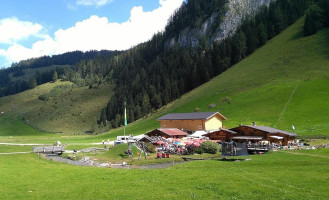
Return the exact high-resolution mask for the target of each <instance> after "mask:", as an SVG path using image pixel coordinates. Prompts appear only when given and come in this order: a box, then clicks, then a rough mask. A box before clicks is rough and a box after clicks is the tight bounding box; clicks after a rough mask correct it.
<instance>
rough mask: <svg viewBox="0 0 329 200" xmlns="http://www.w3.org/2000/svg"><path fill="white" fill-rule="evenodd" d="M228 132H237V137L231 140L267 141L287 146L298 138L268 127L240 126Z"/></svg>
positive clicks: (292, 134)
mask: <svg viewBox="0 0 329 200" xmlns="http://www.w3.org/2000/svg"><path fill="white" fill-rule="evenodd" d="M230 130H232V131H235V132H237V135H236V136H234V137H232V139H233V140H253V141H260V140H268V141H269V142H275V143H280V142H281V143H282V145H288V143H289V142H290V141H294V140H295V138H296V136H298V135H297V134H294V133H290V132H287V131H283V130H280V129H276V128H272V127H268V126H256V125H254V126H248V125H241V126H238V127H236V128H232V129H230Z"/></svg>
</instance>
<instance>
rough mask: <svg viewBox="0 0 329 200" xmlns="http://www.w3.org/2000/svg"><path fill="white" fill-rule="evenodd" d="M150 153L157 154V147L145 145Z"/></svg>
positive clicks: (149, 144)
mask: <svg viewBox="0 0 329 200" xmlns="http://www.w3.org/2000/svg"><path fill="white" fill-rule="evenodd" d="M145 145H146V147H147V151H148V152H149V153H156V147H155V146H154V145H153V144H151V143H145Z"/></svg>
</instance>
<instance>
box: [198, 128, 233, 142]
mask: <svg viewBox="0 0 329 200" xmlns="http://www.w3.org/2000/svg"><path fill="white" fill-rule="evenodd" d="M235 135H237V132H235V131H232V130H229V129H220V130H218V131H213V132H210V133H207V134H206V135H204V136H205V137H208V138H209V139H211V140H221V141H230V140H231V138H232V137H233V136H235Z"/></svg>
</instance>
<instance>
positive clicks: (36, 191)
mask: <svg viewBox="0 0 329 200" xmlns="http://www.w3.org/2000/svg"><path fill="white" fill-rule="evenodd" d="M328 154H329V151H328V149H324V150H316V151H298V152H295V153H294V154H292V153H290V152H287V153H286V152H273V153H269V154H265V155H257V156H251V160H250V161H241V162H230V161H221V160H207V161H192V162H187V163H183V164H178V165H175V166H173V167H170V168H167V169H153V170H141V169H131V170H120V169H110V168H96V167H77V166H69V165H66V164H62V163H55V162H52V161H48V160H44V159H42V158H40V157H38V156H37V155H34V154H27V155H0V166H1V170H0V176H1V179H0V184H1V190H0V199H23V198H24V199H164V198H165V199H259V198H262V199H328V198H329V193H328V190H329V184H328V182H329V166H328V162H329V157H328Z"/></svg>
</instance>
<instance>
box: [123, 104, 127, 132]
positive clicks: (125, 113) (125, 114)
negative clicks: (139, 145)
mask: <svg viewBox="0 0 329 200" xmlns="http://www.w3.org/2000/svg"><path fill="white" fill-rule="evenodd" d="M126 106H127V103H126V102H124V107H125V110H124V117H125V122H124V123H125V124H124V127H123V135H124V136H126V126H127V111H126V110H127V109H126Z"/></svg>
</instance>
